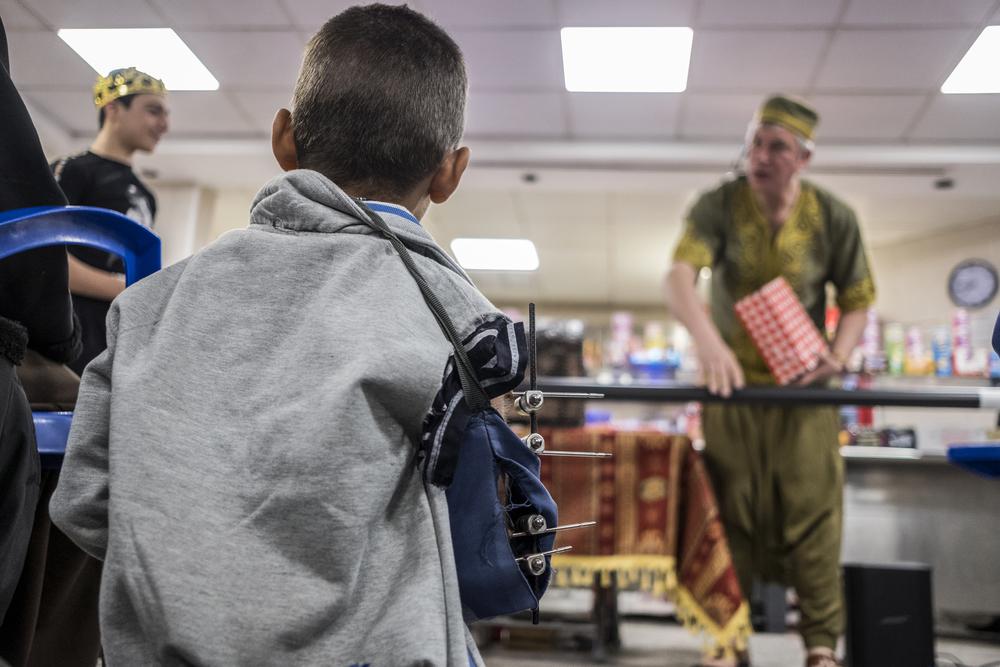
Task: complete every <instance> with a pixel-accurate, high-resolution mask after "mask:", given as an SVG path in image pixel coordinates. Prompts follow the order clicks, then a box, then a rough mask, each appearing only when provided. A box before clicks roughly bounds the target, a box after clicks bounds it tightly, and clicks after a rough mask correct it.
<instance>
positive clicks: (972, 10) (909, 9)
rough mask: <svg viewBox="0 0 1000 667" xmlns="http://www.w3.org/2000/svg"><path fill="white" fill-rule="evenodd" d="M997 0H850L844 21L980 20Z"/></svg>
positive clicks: (915, 22)
mask: <svg viewBox="0 0 1000 667" xmlns="http://www.w3.org/2000/svg"><path fill="white" fill-rule="evenodd" d="M993 5H994V0H958V1H957V2H956V1H951V2H948V1H945V2H942V1H941V0H850V2H849V3H848V6H847V12H846V13H845V14H844V17H843V19H842V20H841V23H843V24H845V25H854V24H856V25H895V26H916V25H954V24H974V25H976V24H979V23H980V22H982V21H983V20H984V19H985V18H986V17H987V15H988V14H989V11H990V9H991V8H992V7H993Z"/></svg>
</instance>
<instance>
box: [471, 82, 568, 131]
mask: <svg viewBox="0 0 1000 667" xmlns="http://www.w3.org/2000/svg"><path fill="white" fill-rule="evenodd" d="M465 134H466V136H470V137H485V136H528V137H563V136H565V135H566V121H565V114H564V113H563V107H562V97H561V95H560V94H559V93H490V92H483V91H472V93H471V94H470V95H469V104H468V109H467V110H466V123H465Z"/></svg>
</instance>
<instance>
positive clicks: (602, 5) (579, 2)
mask: <svg viewBox="0 0 1000 667" xmlns="http://www.w3.org/2000/svg"><path fill="white" fill-rule="evenodd" d="M694 5H695V3H694V0H678V1H675V2H662V0H633V1H632V2H627V3H624V2H607V1H606V0H559V2H558V12H559V23H560V25H561V26H599V27H611V26H614V27H618V26H621V27H640V26H665V27H670V26H689V25H691V23H692V21H693V20H694Z"/></svg>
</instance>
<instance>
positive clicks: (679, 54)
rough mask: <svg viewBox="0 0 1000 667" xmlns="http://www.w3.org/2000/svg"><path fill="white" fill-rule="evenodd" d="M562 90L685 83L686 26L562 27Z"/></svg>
mask: <svg viewBox="0 0 1000 667" xmlns="http://www.w3.org/2000/svg"><path fill="white" fill-rule="evenodd" d="M560 34H561V36H562V53H563V74H564V76H565V78H566V90H568V91H571V92H584V93H599V92H606V93H680V92H683V91H684V89H685V88H687V77H688V65H689V64H690V62H691V41H692V39H693V37H694V31H692V30H691V28H563V29H562V31H561V33H560Z"/></svg>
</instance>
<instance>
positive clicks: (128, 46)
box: [58, 28, 219, 90]
mask: <svg viewBox="0 0 1000 667" xmlns="http://www.w3.org/2000/svg"><path fill="white" fill-rule="evenodd" d="M58 35H59V38H60V39H62V41H64V42H66V43H67V44H69V46H70V48H71V49H73V50H74V51H76V52H77V53H78V54H79V55H80V57H81V58H83V59H84V60H86V61H87V64H88V65H90V66H91V67H93V68H94V70H95V71H96V72H97V73H98V74H100V75H101V76H107V74H108V72H110V71H111V70H113V69H118V68H120V67H135V68H137V69H140V70H142V71H143V72H146V73H147V74H152V75H153V76H155V77H156V78H158V79H162V80H163V83H164V85H166V87H167V90H218V89H219V82H218V81H217V80H216V78H215V77H214V76H212V73H211V72H209V71H208V68H206V67H205V66H204V65H203V64H202V63H201V61H200V60H198V56H196V55H195V54H194V52H193V51H191V49H189V48H188V46H187V44H185V43H184V42H183V41H182V40H181V38H180V37H178V36H177V33H176V32H174V31H173V30H171V29H170V28H122V29H117V28H114V29H112V28H98V29H65V28H64V29H62V30H60V31H59V33H58Z"/></svg>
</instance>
